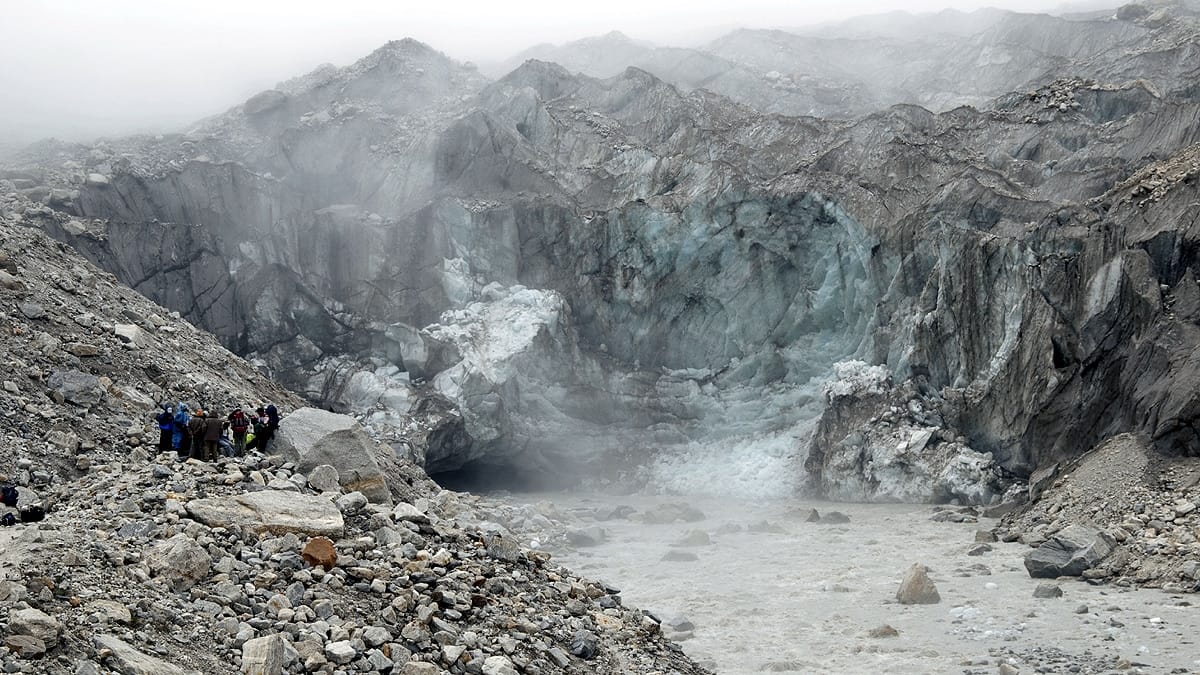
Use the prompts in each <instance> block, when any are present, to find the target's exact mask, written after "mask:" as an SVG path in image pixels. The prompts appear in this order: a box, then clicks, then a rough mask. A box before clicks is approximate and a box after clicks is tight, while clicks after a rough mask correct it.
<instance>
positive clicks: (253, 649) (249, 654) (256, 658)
mask: <svg viewBox="0 0 1200 675" xmlns="http://www.w3.org/2000/svg"><path fill="white" fill-rule="evenodd" d="M285 651H286V650H285V649H284V642H283V638H282V637H280V636H279V635H267V636H265V637H260V638H254V639H253V640H247V641H246V643H245V644H243V645H242V672H243V673H245V674H246V675H281V674H282V673H283V667H284V665H285V661H286V657H285Z"/></svg>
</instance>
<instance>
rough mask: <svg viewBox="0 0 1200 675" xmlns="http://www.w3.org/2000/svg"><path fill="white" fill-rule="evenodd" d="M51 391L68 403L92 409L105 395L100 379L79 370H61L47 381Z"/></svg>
mask: <svg viewBox="0 0 1200 675" xmlns="http://www.w3.org/2000/svg"><path fill="white" fill-rule="evenodd" d="M46 384H47V385H48V386H49V387H50V390H51V391H53V392H54V393H57V394H59V395H61V396H62V398H63V400H64V401H66V402H67V403H73V404H75V405H78V406H83V407H85V408H90V407H92V406H94V405H96V404H97V403H99V402H100V401H101V400H102V399H103V398H104V394H105V390H104V385H103V384H101V383H100V378H98V377H96V376H95V375H91V374H89V373H81V372H79V371H78V370H60V371H58V372H57V373H54V374H53V375H51V376H50V378H49V379H48V380H46Z"/></svg>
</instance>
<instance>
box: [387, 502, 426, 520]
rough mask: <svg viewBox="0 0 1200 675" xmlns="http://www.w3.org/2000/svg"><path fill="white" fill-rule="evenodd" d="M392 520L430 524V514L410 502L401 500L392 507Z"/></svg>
mask: <svg viewBox="0 0 1200 675" xmlns="http://www.w3.org/2000/svg"><path fill="white" fill-rule="evenodd" d="M392 520H395V521H397V522H410V523H418V524H422V525H428V524H429V516H427V515H425V512H424V511H422V510H421V509H418V508H417V507H416V506H413V505H412V504H409V503H408V502H400V503H398V504H396V507H395V508H393V509H392Z"/></svg>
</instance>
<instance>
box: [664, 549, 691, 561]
mask: <svg viewBox="0 0 1200 675" xmlns="http://www.w3.org/2000/svg"><path fill="white" fill-rule="evenodd" d="M699 559H700V556H698V555H696V554H695V553H692V552H691V551H667V553H666V555H664V556H663V557H662V560H663V562H695V561H697V560H699Z"/></svg>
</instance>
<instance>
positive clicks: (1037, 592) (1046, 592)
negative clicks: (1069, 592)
mask: <svg viewBox="0 0 1200 675" xmlns="http://www.w3.org/2000/svg"><path fill="white" fill-rule="evenodd" d="M1062 595H1063V591H1062V588H1061V587H1059V585H1058V584H1046V583H1042V584H1038V585H1037V588H1034V589H1033V597H1035V598H1061V597H1062Z"/></svg>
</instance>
